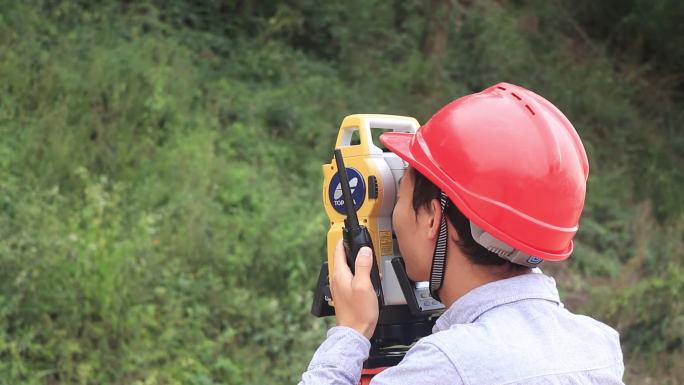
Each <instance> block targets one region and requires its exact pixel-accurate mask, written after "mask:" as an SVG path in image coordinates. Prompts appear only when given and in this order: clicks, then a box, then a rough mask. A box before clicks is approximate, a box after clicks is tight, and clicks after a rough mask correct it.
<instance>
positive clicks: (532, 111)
mask: <svg viewBox="0 0 684 385" xmlns="http://www.w3.org/2000/svg"><path fill="white" fill-rule="evenodd" d="M525 108H527V110H528V111H530V113H531V114H532V115H535V113H534V110H532V107H530V106H529V105H527V104H525Z"/></svg>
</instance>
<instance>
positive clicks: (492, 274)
mask: <svg viewBox="0 0 684 385" xmlns="http://www.w3.org/2000/svg"><path fill="white" fill-rule="evenodd" d="M380 141H381V142H382V143H383V144H384V145H385V146H387V147H388V148H389V149H390V150H392V151H393V152H394V153H396V154H397V155H398V156H400V157H401V158H403V159H404V160H405V161H407V162H408V164H409V168H408V169H407V172H406V174H405V176H404V177H403V178H402V181H401V183H400V188H399V193H398V196H397V202H396V206H395V209H394V213H393V218H392V222H393V227H394V231H395V232H396V236H397V240H398V243H399V248H400V250H401V254H402V256H403V258H404V261H405V263H406V269H407V272H408V274H409V276H410V277H411V278H412V279H413V280H415V281H427V280H429V281H430V286H431V291H432V293H433V296H435V297H436V298H438V299H439V300H440V301H441V302H442V303H444V305H445V306H446V307H447V309H448V310H446V311H445V312H444V314H442V315H441V316H440V318H439V319H438V320H437V322H436V324H435V327H434V329H433V334H432V335H430V336H428V337H425V338H423V339H421V340H420V341H418V342H417V343H416V344H415V346H413V347H412V348H411V349H410V350H409V351H408V353H407V354H406V356H405V357H404V359H403V360H402V362H401V363H400V364H399V365H397V366H395V367H391V368H388V369H386V370H384V371H383V372H381V373H380V374H378V375H376V376H375V377H374V378H373V381H372V384H375V385H381V384H412V385H419V384H468V385H478V384H483V385H496V384H502V385H503V384H508V385H513V384H564V385H570V384H601V385H610V384H622V375H623V372H624V366H623V363H622V353H621V350H620V342H619V337H618V334H617V332H616V331H615V330H613V329H611V328H610V327H608V326H606V325H604V324H602V323H600V322H598V321H595V320H593V319H591V318H589V317H586V316H581V315H575V314H572V313H570V312H569V311H567V310H566V309H565V308H564V307H563V304H562V303H561V302H560V299H559V297H558V291H557V289H556V285H555V281H554V280H553V279H552V278H550V277H547V276H545V275H543V274H542V273H541V271H540V270H539V269H538V268H536V267H537V265H538V264H539V263H540V262H542V261H544V260H547V261H560V260H563V259H566V258H567V257H568V256H570V254H571V253H572V249H573V243H572V238H573V237H574V235H575V233H576V232H577V229H578V221H579V217H580V213H581V211H582V207H583V205H584V197H585V187H586V180H587V176H588V172H589V166H588V162H587V157H586V153H585V151H584V147H583V145H582V142H581V141H580V139H579V136H578V135H577V133H576V132H575V129H574V128H573V127H572V125H571V124H570V122H569V121H568V120H567V118H566V117H565V116H564V115H563V114H562V113H561V112H560V111H559V110H558V109H557V108H556V107H554V106H553V105H552V104H551V103H550V102H549V101H547V100H546V99H544V98H542V97H541V96H539V95H537V94H535V93H533V92H531V91H528V90H526V89H524V88H522V87H518V86H515V85H512V84H506V83H501V84H497V85H495V86H492V87H490V88H487V89H486V90H484V91H482V92H480V93H477V94H473V95H468V96H465V97H462V98H459V99H457V100H455V101H453V102H451V103H450V104H448V105H446V106H445V107H443V108H442V109H441V110H440V111H438V112H437V113H436V114H435V115H434V116H433V117H432V118H431V119H430V121H429V122H427V123H426V124H425V125H424V126H422V127H421V128H420V129H419V130H418V132H417V133H416V134H415V135H414V134H406V133H387V134H383V135H382V136H381V138H380ZM371 258H372V256H371V255H370V249H368V248H365V249H362V250H361V251H360V252H359V255H358V256H357V259H356V270H355V271H356V275H352V273H351V272H350V270H349V268H348V267H347V266H346V263H345V257H344V250H343V248H342V246H341V244H338V247H337V250H336V252H335V270H334V273H333V276H332V281H331V289H332V295H333V298H334V300H335V312H336V317H337V325H338V326H336V327H334V328H332V329H331V330H330V331H329V332H328V338H327V339H326V340H325V342H323V344H322V345H321V346H320V347H319V349H318V350H317V351H316V353H315V355H314V357H313V359H312V361H311V363H310V365H309V368H308V370H307V371H306V372H305V373H304V374H303V376H302V382H300V384H307V385H308V384H350V385H351V384H357V383H358V382H359V378H360V373H361V367H362V364H363V361H364V360H365V359H366V358H367V356H368V352H369V348H370V343H369V340H368V339H369V338H370V337H371V335H372V333H373V330H374V329H375V325H376V323H377V319H378V304H377V299H376V296H375V293H374V291H373V286H372V284H371V282H370V278H369V274H370V267H371V262H372V259H371Z"/></svg>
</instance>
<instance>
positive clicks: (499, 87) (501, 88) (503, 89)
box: [496, 86, 506, 91]
mask: <svg viewBox="0 0 684 385" xmlns="http://www.w3.org/2000/svg"><path fill="white" fill-rule="evenodd" d="M496 88H498V89H500V90H502V91H506V88H504V87H501V86H498V87H496Z"/></svg>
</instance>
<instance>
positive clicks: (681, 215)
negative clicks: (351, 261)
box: [0, 0, 684, 385]
mask: <svg viewBox="0 0 684 385" xmlns="http://www.w3.org/2000/svg"><path fill="white" fill-rule="evenodd" d="M682 18H684V7H683V6H682V3H681V2H679V1H675V0H669V1H668V0H665V1H658V2H652V1H646V0H629V1H617V0H611V1H605V2H603V1H602V2H593V1H591V0H579V1H569V0H567V1H565V0H557V1H542V0H538V1H532V0H530V1H493V0H485V1H466V0H460V1H455V0H442V1H440V0H432V1H425V2H420V1H378V0H349V1H345V2H318V1H312V0H289V1H286V2H256V1H253V0H242V1H205V2H201V5H200V2H192V1H180V0H175V1H161V0H158V1H143V2H138V1H124V0H121V1H85V0H83V1H76V0H70V1H51V0H43V1H40V0H36V1H11V0H0V79H1V80H0V384H12V385H14V384H51V385H52V384H55V385H56V384H134V385H143V384H197V385H209V384H247V383H251V384H285V383H296V382H297V381H298V378H299V376H300V374H301V372H302V371H303V370H304V369H305V367H306V365H307V364H308V362H309V360H310V358H311V355H312V354H313V352H314V349H315V348H316V347H317V345H318V343H320V341H322V338H323V336H324V334H325V330H326V328H327V327H328V326H329V324H330V320H328V321H325V320H321V319H316V318H314V317H313V316H311V315H310V314H309V307H310V303H311V296H312V293H311V292H312V288H313V285H314V282H315V279H316V276H317V273H318V269H319V266H320V262H321V261H322V259H323V256H324V255H325V244H324V242H325V234H326V231H327V226H328V222H327V218H326V216H325V213H324V211H323V207H322V202H321V190H320V189H321V180H322V175H321V172H320V165H321V164H323V163H326V162H328V161H329V160H330V158H331V156H332V146H333V143H334V138H335V135H336V133H337V128H338V125H339V123H340V122H341V120H342V118H343V117H344V116H345V115H348V114H352V113H389V114H398V115H409V116H414V117H416V118H417V119H418V120H419V121H420V122H421V123H424V122H425V121H427V119H428V118H429V117H430V115H431V114H432V113H433V112H435V111H436V110H437V109H438V108H439V107H441V106H442V105H444V104H446V103H447V102H449V101H450V100H452V99H454V98H456V97H459V96H462V95H464V94H467V93H471V92H476V91H480V90H482V89H484V88H486V87H488V86H489V85H492V84H495V83H497V82H499V81H508V82H511V83H516V84H519V85H522V86H525V87H527V88H530V89H532V90H534V91H536V92H538V93H539V94H541V95H544V96H545V97H546V98H548V99H549V100H551V101H552V102H553V103H554V104H556V105H557V106H558V107H559V108H560V109H561V110H562V111H564V112H565V113H566V115H567V116H568V117H569V119H570V120H571V121H572V122H573V124H574V125H575V127H576V129H577V131H578V132H579V133H580V135H581V136H582V138H583V140H584V143H585V146H586V148H587V152H588V155H589V159H590V167H591V176H590V178H589V184H588V197H587V204H586V208H585V212H584V216H583V219H582V222H581V230H580V232H579V235H578V241H577V247H576V252H575V253H574V255H573V257H572V258H571V259H570V260H568V261H567V262H563V263H561V264H558V265H554V266H552V265H549V267H547V269H548V270H547V271H548V272H550V273H552V274H553V275H554V276H556V278H557V280H558V282H559V284H560V285H561V289H562V293H561V294H562V297H563V298H564V300H565V302H566V305H567V306H568V307H569V308H570V309H572V310H573V311H577V312H584V313H587V314H590V315H592V316H594V317H596V318H598V319H600V320H603V321H604V322H607V323H609V324H610V325H612V326H614V327H616V328H617V329H618V330H619V331H620V333H621V338H622V344H623V350H624V352H625V359H626V363H627V367H628V374H627V377H626V380H627V382H628V383H649V382H648V381H652V382H651V383H658V384H668V383H669V384H676V383H683V382H684V364H683V362H684V303H683V302H682V298H684V199H683V198H682V193H681V191H682V189H684V171H683V170H684V150H683V149H684V132H683V131H682V124H683V123H684V112H683V111H684V109H683V108H682V107H683V100H682V91H683V90H684V79H683V78H682V73H684V71H683V68H682V62H684V60H683V58H684V31H682V28H683V27H682V23H681V22H680V21H681V19H682Z"/></svg>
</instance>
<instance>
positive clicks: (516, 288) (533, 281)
mask: <svg viewBox="0 0 684 385" xmlns="http://www.w3.org/2000/svg"><path fill="white" fill-rule="evenodd" d="M526 299H541V300H546V301H551V302H555V303H558V304H559V305H562V304H561V302H560V298H559V296H558V290H557V289H556V281H555V280H554V279H553V278H551V277H549V276H546V275H544V274H542V273H541V270H539V269H534V270H533V271H532V273H528V274H522V275H518V276H515V277H512V278H506V279H502V280H498V281H494V282H490V283H488V284H486V285H482V286H480V287H477V288H475V289H473V290H471V291H469V292H468V293H466V294H465V295H464V296H463V297H461V298H459V299H458V300H456V302H454V303H453V304H451V306H450V307H449V309H447V310H446V311H445V312H444V313H443V314H442V315H441V316H440V317H439V318H438V319H437V321H436V322H435V326H434V328H433V332H434V333H436V332H439V331H442V330H446V329H448V328H449V327H450V326H451V325H453V324H465V323H472V322H474V321H475V320H476V319H477V318H478V317H480V316H481V315H482V314H484V313H485V312H487V311H489V310H492V309H494V308H495V307H498V306H501V305H505V304H507V303H511V302H516V301H521V300H526Z"/></svg>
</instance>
